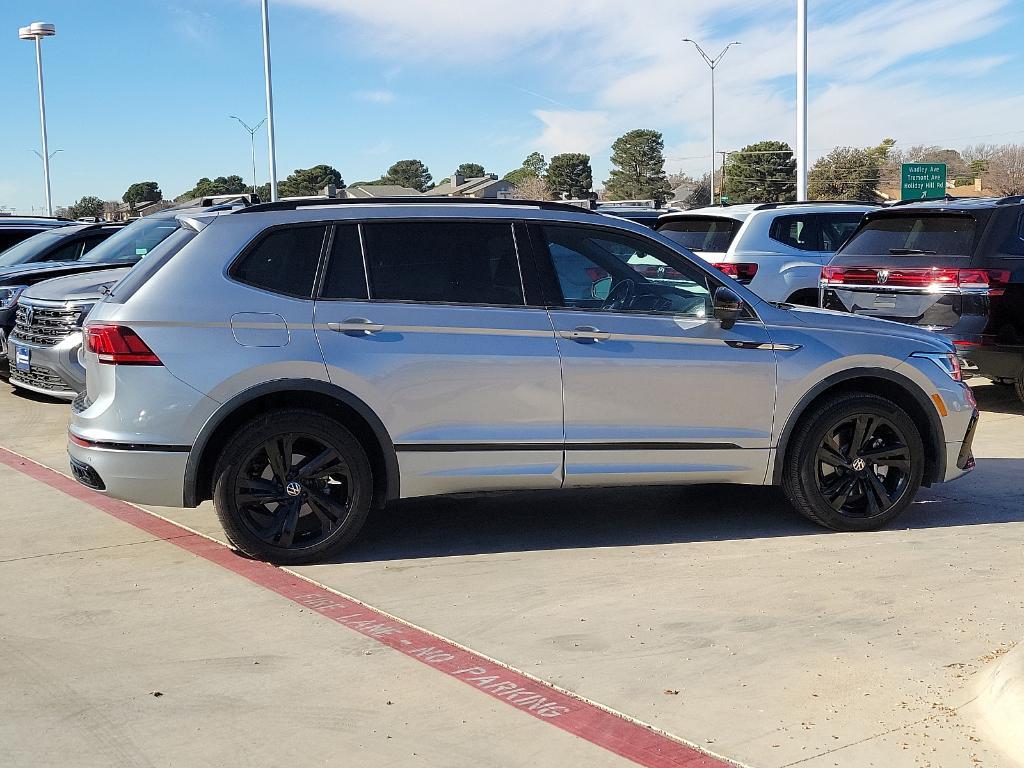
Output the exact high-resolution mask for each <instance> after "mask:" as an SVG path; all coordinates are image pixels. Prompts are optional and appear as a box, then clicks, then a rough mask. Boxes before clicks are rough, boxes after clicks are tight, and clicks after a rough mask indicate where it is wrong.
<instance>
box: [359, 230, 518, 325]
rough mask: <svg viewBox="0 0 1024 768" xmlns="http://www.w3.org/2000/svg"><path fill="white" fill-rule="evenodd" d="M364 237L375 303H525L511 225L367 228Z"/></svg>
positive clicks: (371, 289) (371, 293)
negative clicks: (382, 301) (378, 301)
mask: <svg viewBox="0 0 1024 768" xmlns="http://www.w3.org/2000/svg"><path fill="white" fill-rule="evenodd" d="M363 237H364V246H365V249H366V265H367V270H368V272H369V282H370V295H371V296H372V298H373V299H376V300H384V301H424V302H444V303H453V304H507V305H522V304H525V300H524V298H523V285H522V279H521V277H520V274H519V262H518V259H517V258H516V248H515V241H514V239H513V237H512V224H511V223H507V224H506V223H497V222H493V223H492V222H465V221H460V222H453V221H446V222H394V223H386V224H365V225H363Z"/></svg>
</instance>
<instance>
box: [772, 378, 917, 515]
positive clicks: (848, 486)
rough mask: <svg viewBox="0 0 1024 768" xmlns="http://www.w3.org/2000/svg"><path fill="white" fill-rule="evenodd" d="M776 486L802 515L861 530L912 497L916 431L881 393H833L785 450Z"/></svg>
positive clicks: (896, 511)
mask: <svg viewBox="0 0 1024 768" xmlns="http://www.w3.org/2000/svg"><path fill="white" fill-rule="evenodd" d="M785 461H786V464H785V467H784V469H783V489H784V490H785V492H786V495H787V496H788V497H789V500H790V502H791V503H792V504H793V506H794V507H795V508H796V510H797V511H798V512H800V513H801V514H802V515H804V516H805V517H807V518H809V519H810V520H813V521H814V522H816V523H818V524H819V525H823V526H825V527H827V528H832V529H835V530H838V531H867V530H873V529H875V528H879V527H881V526H883V525H885V524H886V523H888V522H890V521H891V520H893V519H894V518H895V517H896V516H897V515H899V514H900V513H901V512H902V511H903V510H904V509H906V507H907V506H908V505H909V504H910V503H911V502H912V501H913V500H914V496H915V495H916V494H917V491H918V489H919V488H920V487H921V479H922V478H923V476H924V465H925V452H924V445H923V443H922V442H921V435H920V432H918V429H917V427H916V426H915V425H914V422H913V421H912V420H911V419H910V417H909V416H908V415H907V413H906V412H905V411H904V410H903V409H902V408H900V407H898V406H897V405H894V404H893V403H891V402H889V401H888V400H885V399H883V398H881V397H877V396H875V395H869V394H844V395H837V396H835V397H832V398H828V399H827V400H825V401H823V402H821V403H819V404H818V405H816V406H814V408H813V410H812V411H811V412H810V413H808V414H807V415H806V416H805V417H804V418H803V420H802V421H801V423H800V425H799V426H798V427H797V430H796V432H795V433H794V435H793V438H792V441H791V443H790V450H789V451H788V452H787V455H786V459H785Z"/></svg>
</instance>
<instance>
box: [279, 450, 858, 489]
mask: <svg viewBox="0 0 1024 768" xmlns="http://www.w3.org/2000/svg"><path fill="white" fill-rule="evenodd" d="M866 466H867V463H866V462H865V461H864V459H854V460H853V469H854V471H855V472H863V471H864V468H865V467H866ZM291 492H292V489H291V486H290V485H289V486H288V493H291ZM293 495H294V494H293Z"/></svg>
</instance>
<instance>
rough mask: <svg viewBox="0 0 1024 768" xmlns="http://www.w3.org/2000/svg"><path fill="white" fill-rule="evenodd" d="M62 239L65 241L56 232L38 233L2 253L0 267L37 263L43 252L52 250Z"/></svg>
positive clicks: (62, 236) (63, 237)
mask: <svg viewBox="0 0 1024 768" xmlns="http://www.w3.org/2000/svg"><path fill="white" fill-rule="evenodd" d="M63 239H65V236H64V235H60V234H58V233H57V232H40V233H39V234H37V235H33V236H32V237H29V238H28V239H25V240H21V241H20V242H19V243H17V245H12V246H11V247H10V248H8V249H7V250H6V251H4V253H3V255H0V267H10V266H13V265H15V264H29V263H31V262H33V261H37V260H38V259H39V256H40V254H42V253H43V251H45V250H47V249H48V248H52V247H53V246H54V245H55V244H57V243H59V242H60V241H61V240H63Z"/></svg>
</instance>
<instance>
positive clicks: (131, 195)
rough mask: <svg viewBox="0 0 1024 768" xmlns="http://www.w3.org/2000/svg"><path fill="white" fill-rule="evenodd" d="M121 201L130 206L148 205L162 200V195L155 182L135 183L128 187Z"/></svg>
mask: <svg viewBox="0 0 1024 768" xmlns="http://www.w3.org/2000/svg"><path fill="white" fill-rule="evenodd" d="M121 199H122V200H123V201H124V202H126V203H128V204H130V205H133V206H134V205H138V204H139V203H148V202H152V201H154V200H163V199H164V195H163V193H162V192H161V191H160V185H159V184H157V183H156V182H155V181H137V182H135V183H134V184H132V185H131V186H130V187H128V189H127V191H125V193H124V195H122V196H121Z"/></svg>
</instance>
